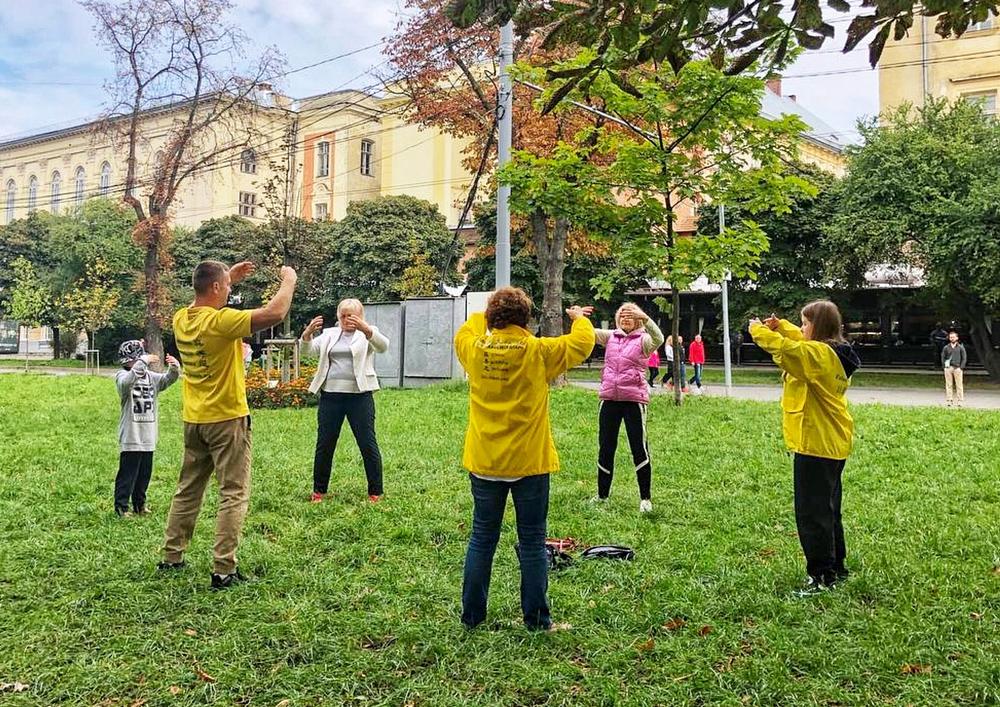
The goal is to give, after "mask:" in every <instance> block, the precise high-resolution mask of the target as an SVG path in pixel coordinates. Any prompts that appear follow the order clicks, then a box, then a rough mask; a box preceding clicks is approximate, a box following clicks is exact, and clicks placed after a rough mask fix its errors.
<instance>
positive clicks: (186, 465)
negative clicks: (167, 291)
mask: <svg viewBox="0 0 1000 707" xmlns="http://www.w3.org/2000/svg"><path fill="white" fill-rule="evenodd" d="M253 269H254V266H253V264H252V263H249V262H243V263H238V264H236V265H234V266H233V267H231V268H229V267H227V266H226V265H225V264H223V263H220V262H218V261H216V260H206V261H204V262H201V263H199V264H198V267H196V268H195V270H194V275H193V277H192V279H191V280H192V285H193V286H194V292H195V297H194V302H193V303H192V304H191V306H189V307H182V308H181V309H179V310H177V313H176V314H174V320H173V328H174V338H175V340H176V342H177V349H178V351H180V354H181V360H182V361H183V362H184V378H183V380H182V384H181V392H182V400H183V418H184V461H183V463H182V464H181V476H180V480H179V481H178V483H177V491H176V492H175V493H174V497H173V500H172V502H171V504H170V515H169V516H168V517H167V530H166V537H165V539H164V543H163V561H162V562H160V564H159V565H157V567H158V568H159V569H161V570H174V569H180V568H182V567H184V551H185V550H186V549H187V546H188V543H190V542H191V536H192V535H193V533H194V526H195V522H196V521H197V520H198V513H199V512H200V511H201V504H202V501H203V500H204V497H205V488H206V487H207V486H208V480H209V478H210V477H211V476H212V472H213V471H214V472H215V476H216V479H217V480H218V482H219V512H218V515H217V517H216V526H215V548H214V555H215V563H214V567H213V569H212V588H213V589H226V588H227V587H230V586H232V585H233V584H236V583H238V582H241V581H243V580H244V579H245V577H243V575H241V574H240V572H239V570H238V569H237V563H236V548H237V546H238V545H239V543H240V533H241V531H242V529H243V519H244V518H245V517H246V513H247V507H248V506H249V503H250V459H251V448H252V444H251V441H252V440H251V433H250V408H249V407H248V406H247V393H246V381H245V380H244V377H243V373H244V370H243V346H242V343H243V338H244V337H247V336H250V334H251V333H252V332H255V331H260V330H261V329H267V328H269V327H272V326H275V325H276V324H278V323H279V322H281V321H282V320H283V319H284V318H285V316H286V315H287V314H288V310H289V308H290V307H291V305H292V294H293V293H294V292H295V283H296V281H297V275H296V274H295V270H293V269H292V268H290V267H283V268H281V286H280V287H279V288H278V292H277V293H276V294H275V295H274V297H272V298H271V301H270V302H268V303H267V305H266V306H264V307H261V308H259V309H254V310H252V311H240V310H235V309H229V308H227V307H226V304H227V303H228V302H229V295H230V292H231V291H232V286H233V285H234V284H236V283H238V282H239V281H240V280H242V279H243V278H245V277H246V276H247V275H249V274H250V273H251V272H253Z"/></svg>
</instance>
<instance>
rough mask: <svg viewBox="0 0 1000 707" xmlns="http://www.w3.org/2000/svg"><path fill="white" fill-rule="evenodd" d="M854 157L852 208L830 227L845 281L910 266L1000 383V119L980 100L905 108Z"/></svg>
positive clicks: (848, 182)
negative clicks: (997, 329) (996, 330)
mask: <svg viewBox="0 0 1000 707" xmlns="http://www.w3.org/2000/svg"><path fill="white" fill-rule="evenodd" d="M861 135H862V138H863V144H862V145H861V146H860V147H857V148H853V149H851V151H850V152H849V154H848V170H847V176H846V177H845V179H844V184H843V194H842V201H841V204H842V208H841V209H839V212H838V216H837V218H836V220H835V221H834V222H833V223H832V224H831V226H830V228H829V229H828V238H829V239H830V244H831V245H832V246H833V247H832V248H831V249H830V255H831V259H830V261H829V265H830V268H831V272H832V273H833V274H835V275H840V276H845V277H848V278H851V279H852V280H853V281H854V282H860V281H861V280H862V278H863V275H864V272H865V271H866V270H868V269H870V268H871V267H873V266H875V265H880V264H886V263H892V264H900V263H906V264H910V265H913V266H915V267H918V268H922V269H923V271H924V277H925V278H926V280H927V287H928V288H929V290H930V291H931V292H932V293H934V294H935V295H936V296H937V297H939V298H940V300H941V301H942V302H945V303H947V305H948V306H950V307H951V308H953V309H954V310H955V311H958V312H961V313H962V314H963V315H964V317H965V318H966V319H967V320H968V321H969V324H970V330H969V334H970V336H971V337H972V341H973V343H974V345H975V347H976V350H977V352H978V353H979V356H980V359H981V360H982V362H983V364H984V365H985V366H986V370H987V371H989V373H990V375H991V376H992V377H993V378H994V379H1000V352H998V351H997V350H996V349H995V348H994V346H993V336H992V331H993V318H994V317H995V316H997V315H998V314H1000V122H998V121H997V120H996V119H994V118H993V117H991V116H987V115H984V114H983V112H982V110H981V108H980V107H979V106H978V105H975V104H973V103H968V102H966V101H958V102H956V103H954V104H948V103H947V102H945V101H929V102H928V103H927V105H926V106H923V107H920V108H913V107H911V106H902V107H900V108H899V109H897V110H896V111H894V112H892V113H890V114H889V115H887V116H884V117H883V119H882V121H881V122H880V123H879V124H876V123H875V122H874V121H872V122H869V123H867V124H863V125H862V126H861Z"/></svg>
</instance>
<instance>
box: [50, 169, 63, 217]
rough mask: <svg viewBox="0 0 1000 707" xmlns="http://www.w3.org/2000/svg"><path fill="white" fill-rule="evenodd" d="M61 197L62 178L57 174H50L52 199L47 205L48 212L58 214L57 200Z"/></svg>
mask: <svg viewBox="0 0 1000 707" xmlns="http://www.w3.org/2000/svg"><path fill="white" fill-rule="evenodd" d="M61 195H62V177H61V176H60V175H59V172H53V173H52V199H51V201H50V203H49V211H51V212H52V213H54V214H58V213H59V199H60V196H61Z"/></svg>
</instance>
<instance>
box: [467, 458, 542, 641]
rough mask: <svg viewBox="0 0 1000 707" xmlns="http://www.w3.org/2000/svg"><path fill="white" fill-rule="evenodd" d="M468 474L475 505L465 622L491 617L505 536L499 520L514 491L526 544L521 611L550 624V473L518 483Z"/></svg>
mask: <svg viewBox="0 0 1000 707" xmlns="http://www.w3.org/2000/svg"><path fill="white" fill-rule="evenodd" d="M469 479H470V481H471V482H472V499H473V502H474V509H473V513H472V536H471V537H470V538H469V549H468V552H466V555H465V573H464V578H463V581H462V623H463V624H465V625H466V626H468V627H469V628H472V627H474V626H477V625H478V624H480V623H482V622H483V620H485V619H486V600H487V597H488V596H489V593H490V574H491V573H492V571H493V555H494V553H495V552H496V549H497V542H499V540H500V524H501V523H502V522H503V514H504V510H505V508H506V506H507V492H508V491H510V494H511V496H513V498H514V512H515V514H516V517H517V539H518V542H519V543H520V545H521V547H520V563H521V613H522V614H523V616H524V623H525V625H526V626H527V627H528V628H537V629H547V628H548V627H549V626H550V625H551V624H552V619H551V617H550V616H549V602H548V598H547V596H546V594H547V593H548V586H549V563H548V557H547V556H546V554H545V523H546V519H547V518H548V514H549V475H548V474H538V475H537V476H526V477H524V478H523V479H521V480H520V481H515V482H513V483H508V482H506V481H486V480H485V479H480V478H479V477H477V476H474V475H472V474H469Z"/></svg>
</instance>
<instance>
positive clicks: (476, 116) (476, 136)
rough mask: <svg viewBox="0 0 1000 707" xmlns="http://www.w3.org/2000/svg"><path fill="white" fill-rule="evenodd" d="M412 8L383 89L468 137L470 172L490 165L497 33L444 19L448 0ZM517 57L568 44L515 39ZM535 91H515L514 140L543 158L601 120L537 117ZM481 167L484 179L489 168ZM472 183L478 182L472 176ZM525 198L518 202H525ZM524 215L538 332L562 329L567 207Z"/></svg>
mask: <svg viewBox="0 0 1000 707" xmlns="http://www.w3.org/2000/svg"><path fill="white" fill-rule="evenodd" d="M404 5H405V6H406V7H407V8H409V9H411V10H414V11H415V12H414V13H413V14H411V15H408V16H405V17H404V19H403V20H401V21H400V23H399V25H398V26H397V28H396V31H395V33H394V34H393V36H392V37H390V38H389V41H388V42H387V44H386V50H385V51H386V54H387V56H388V57H389V61H390V64H391V66H392V70H391V72H390V74H389V75H388V76H387V77H385V81H386V84H387V87H388V90H389V91H390V92H392V93H394V94H396V95H398V96H400V97H401V99H402V100H403V103H402V107H401V110H403V111H404V112H405V113H406V114H407V116H408V118H409V119H411V120H414V121H416V122H418V123H420V124H422V125H427V126H433V127H435V128H437V129H440V130H443V131H444V132H446V133H448V134H450V135H453V136H455V137H457V138H459V139H460V140H462V141H463V142H464V143H465V144H466V148H465V151H464V157H465V166H466V168H467V169H468V170H469V171H470V172H472V173H473V174H475V175H479V174H482V173H484V172H485V167H486V165H492V164H495V159H496V157H495V148H496V142H495V133H496V118H495V116H496V111H497V105H498V92H499V86H498V77H499V67H498V66H497V61H496V48H497V42H498V39H499V32H498V31H497V30H496V28H494V27H490V26H486V25H482V24H479V25H474V26H471V27H469V28H467V29H458V28H456V27H455V26H454V25H453V24H452V23H451V22H449V20H448V18H447V16H446V14H445V9H446V5H447V0H406V1H405V3H404ZM514 52H515V58H517V59H518V60H521V61H546V60H549V59H552V58H556V57H559V56H564V55H565V51H562V52H561V53H560V52H542V51H541V50H540V49H539V42H538V41H537V38H529V39H526V40H523V41H520V42H518V43H517V44H516V46H515V48H514ZM535 98H536V93H535V91H534V90H532V89H531V88H528V87H526V86H523V85H518V86H515V88H514V92H513V126H514V127H513V146H514V148H515V149H521V150H528V151H530V152H531V153H532V154H536V155H539V156H541V157H549V156H552V153H553V151H554V150H555V149H556V147H557V146H558V144H559V142H560V140H563V139H568V138H570V137H571V136H572V135H574V134H575V133H576V132H577V131H579V130H580V129H582V128H584V127H586V126H594V125H596V124H600V122H601V119H600V118H599V117H596V116H595V115H593V114H590V113H587V112H585V111H562V112H560V113H558V114H553V115H549V116H540V115H539V114H538V112H537V110H536V109H535V106H534V101H535ZM491 172H492V170H490V172H486V175H487V176H486V178H487V179H488V178H489V174H490V173H491ZM471 188H472V189H475V183H473V185H472V187H471ZM524 205H525V203H524V202H523V201H522V206H524ZM535 206H536V208H531V209H530V210H529V212H528V213H526V214H525V216H526V218H527V223H528V224H529V227H530V231H531V238H532V243H533V247H532V249H531V251H530V253H531V254H532V255H533V257H535V258H536V260H537V263H538V270H539V272H540V274H541V277H542V280H543V283H544V287H543V292H542V299H541V308H542V312H543V317H542V327H541V331H542V334H543V335H546V336H556V335H559V334H562V332H563V321H562V309H563V307H562V291H563V273H564V269H565V257H566V244H567V235H568V234H569V232H570V231H571V230H572V223H571V222H570V220H569V218H568V216H569V212H568V209H569V207H571V206H572V205H571V204H566V205H565V206H567V210H552V209H549V210H546V209H545V208H543V207H544V206H545V204H543V203H542V201H541V200H538V201H536V202H535Z"/></svg>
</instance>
